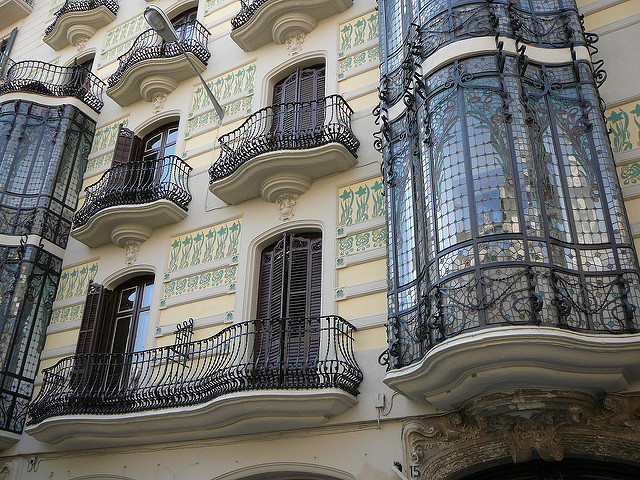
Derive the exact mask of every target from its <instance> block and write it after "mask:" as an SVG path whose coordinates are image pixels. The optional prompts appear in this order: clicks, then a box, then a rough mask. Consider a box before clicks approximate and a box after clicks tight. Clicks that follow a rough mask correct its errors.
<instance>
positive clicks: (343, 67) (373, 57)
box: [338, 46, 380, 80]
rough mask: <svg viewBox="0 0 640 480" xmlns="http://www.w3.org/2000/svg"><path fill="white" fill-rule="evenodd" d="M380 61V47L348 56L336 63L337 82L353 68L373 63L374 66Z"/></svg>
mask: <svg viewBox="0 0 640 480" xmlns="http://www.w3.org/2000/svg"><path fill="white" fill-rule="evenodd" d="M379 61H380V47H378V46H376V47H372V48H370V49H368V50H365V51H363V52H359V53H356V54H355V55H350V56H348V57H345V58H343V59H341V60H339V61H338V80H342V79H343V78H344V77H345V73H347V72H348V71H349V70H353V69H354V68H358V67H359V66H361V65H366V64H368V63H371V62H375V63H376V66H377V64H378V62H379Z"/></svg>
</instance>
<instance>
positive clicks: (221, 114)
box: [176, 42, 224, 125]
mask: <svg viewBox="0 0 640 480" xmlns="http://www.w3.org/2000/svg"><path fill="white" fill-rule="evenodd" d="M176 45H178V48H179V49H180V51H181V52H182V53H183V54H184V56H185V57H187V60H188V61H189V64H191V67H192V68H193V71H194V72H196V75H198V77H199V78H200V81H201V82H202V86H203V87H204V89H205V90H206V92H207V95H208V96H209V100H211V103H212V104H213V108H214V109H215V110H216V113H217V114H218V125H220V124H221V123H222V119H223V118H224V108H222V107H221V106H220V103H218V100H216V97H215V96H214V95H213V92H212V91H211V89H210V88H209V85H207V82H205V80H204V78H202V75H200V71H199V70H198V69H197V68H196V66H195V64H194V63H193V61H192V60H191V58H189V55H187V52H186V51H185V49H184V47H183V46H182V45H181V44H180V42H176Z"/></svg>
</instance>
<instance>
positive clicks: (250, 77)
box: [190, 63, 256, 112]
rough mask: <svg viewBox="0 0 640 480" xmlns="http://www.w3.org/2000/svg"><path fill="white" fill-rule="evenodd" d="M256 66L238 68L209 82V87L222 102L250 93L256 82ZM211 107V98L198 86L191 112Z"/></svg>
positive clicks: (194, 92) (251, 64)
mask: <svg viewBox="0 0 640 480" xmlns="http://www.w3.org/2000/svg"><path fill="white" fill-rule="evenodd" d="M255 73H256V64H255V63H250V64H249V65H245V66H243V67H240V68H236V69H235V70H232V71H230V72H227V73H225V74H223V75H220V76H219V77H215V78H213V79H212V80H209V81H208V82H207V85H208V86H209V88H210V89H211V91H212V92H213V94H214V95H215V97H216V98H217V99H218V100H219V101H222V100H224V99H225V98H229V97H233V96H235V95H238V94H240V93H242V92H249V93H251V92H250V91H251V90H252V89H253V86H254V82H255ZM210 105H211V102H210V100H209V96H208V95H207V93H206V92H205V90H204V87H203V86H202V85H198V86H197V87H196V88H195V89H194V91H193V99H192V100H191V110H190V111H191V112H195V111H197V110H200V109H201V108H204V107H208V106H210Z"/></svg>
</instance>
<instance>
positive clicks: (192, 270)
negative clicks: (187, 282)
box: [163, 255, 238, 283]
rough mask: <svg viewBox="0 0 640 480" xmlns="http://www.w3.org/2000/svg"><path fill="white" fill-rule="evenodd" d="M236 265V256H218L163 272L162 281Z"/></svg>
mask: <svg viewBox="0 0 640 480" xmlns="http://www.w3.org/2000/svg"><path fill="white" fill-rule="evenodd" d="M233 265H238V256H237V255H234V256H232V257H224V258H218V259H216V260H213V261H211V262H206V263H200V264H198V265H192V266H191V267H187V268H183V269H180V270H174V271H173V272H165V274H164V278H163V282H165V283H167V282H171V281H173V280H177V279H179V278H184V277H190V276H191V275H197V274H199V273H204V272H208V271H210V270H219V269H221V268H224V267H230V266H233Z"/></svg>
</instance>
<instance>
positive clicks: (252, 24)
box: [231, 0, 353, 52]
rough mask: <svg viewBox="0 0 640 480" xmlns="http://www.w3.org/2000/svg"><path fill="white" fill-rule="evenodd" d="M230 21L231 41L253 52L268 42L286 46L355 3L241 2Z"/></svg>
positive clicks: (300, 0) (333, 0)
mask: <svg viewBox="0 0 640 480" xmlns="http://www.w3.org/2000/svg"><path fill="white" fill-rule="evenodd" d="M241 4H242V7H241V8H240V12H239V13H238V15H236V16H235V17H234V18H232V19H231V28H232V29H233V30H232V31H231V38H232V39H233V41H235V42H236V43H237V44H238V46H239V47H240V48H242V49H243V50H245V51H247V52H250V51H251V50H255V49H256V48H258V47H261V46H263V45H266V44H267V43H271V42H275V43H279V44H283V43H286V41H287V38H288V37H289V35H291V34H293V33H299V32H303V33H305V34H306V33H309V32H311V31H312V30H313V29H314V28H316V26H317V25H318V22H319V21H320V20H324V19H325V18H329V17H331V16H332V15H336V14H338V13H341V12H344V11H345V10H347V9H348V8H350V7H351V6H352V5H353V0H253V1H249V2H245V1H244V0H243V1H242V2H241Z"/></svg>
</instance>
